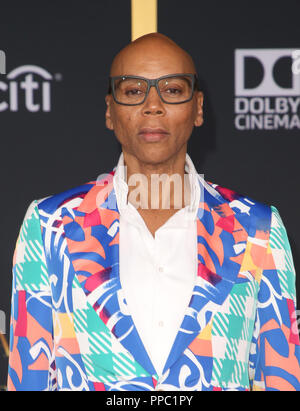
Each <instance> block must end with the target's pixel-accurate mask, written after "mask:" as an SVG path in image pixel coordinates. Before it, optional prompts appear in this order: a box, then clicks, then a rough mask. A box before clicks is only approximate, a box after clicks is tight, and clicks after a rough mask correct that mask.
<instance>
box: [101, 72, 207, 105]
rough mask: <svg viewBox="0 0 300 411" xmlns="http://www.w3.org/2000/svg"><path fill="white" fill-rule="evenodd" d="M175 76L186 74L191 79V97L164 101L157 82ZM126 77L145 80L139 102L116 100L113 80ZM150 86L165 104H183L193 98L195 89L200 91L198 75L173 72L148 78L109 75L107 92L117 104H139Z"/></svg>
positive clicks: (146, 95) (147, 93)
mask: <svg viewBox="0 0 300 411" xmlns="http://www.w3.org/2000/svg"><path fill="white" fill-rule="evenodd" d="M176 76H187V77H189V78H190V79H191V80H192V84H191V89H192V94H191V97H190V98H189V99H187V100H184V101H177V102H170V101H165V100H164V99H163V97H162V95H161V94H160V90H159V87H158V82H159V81H160V80H163V79H165V78H171V77H176ZM127 78H136V79H139V80H144V81H146V82H147V90H146V94H145V97H144V99H143V100H142V101H141V102H140V103H133V104H132V103H121V102H120V101H118V100H117V99H116V96H115V87H114V85H115V83H114V80H117V79H124V80H125V79H127ZM152 86H153V87H155V88H156V91H157V93H158V95H159V97H160V99H161V101H162V102H163V103H165V104H183V103H187V102H188V101H191V100H192V98H193V96H194V92H195V90H197V91H200V90H199V84H198V76H197V74H195V73H175V74H168V75H166V76H162V77H158V78H155V79H149V78H146V77H141V76H126V75H125V76H113V77H109V87H108V94H112V96H113V99H114V101H115V102H116V103H117V104H121V105H123V106H139V105H141V104H143V103H144V102H145V101H146V99H147V97H148V95H149V91H150V88H151V87H152Z"/></svg>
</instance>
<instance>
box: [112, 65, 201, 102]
mask: <svg viewBox="0 0 300 411" xmlns="http://www.w3.org/2000/svg"><path fill="white" fill-rule="evenodd" d="M152 86H153V87H155V88H156V90H157V93H158V95H159V97H160V98H161V100H162V101H163V102H164V103H167V104H182V103H186V102H187V101H190V100H191V99H192V97H193V94H194V91H195V90H196V89H197V90H199V88H198V78H197V75H196V74H191V73H183V74H169V75H167V76H163V77H159V78H156V79H148V78H145V77H140V76H116V77H109V89H108V94H112V95H113V98H114V100H115V102H116V103H118V104H123V105H125V106H136V105H138V104H143V103H144V102H145V100H146V98H147V96H148V94H149V90H150V87H152Z"/></svg>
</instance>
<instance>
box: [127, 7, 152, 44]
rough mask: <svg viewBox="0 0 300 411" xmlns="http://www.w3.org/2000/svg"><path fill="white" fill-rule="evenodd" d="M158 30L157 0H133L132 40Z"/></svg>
mask: <svg viewBox="0 0 300 411" xmlns="http://www.w3.org/2000/svg"><path fill="white" fill-rule="evenodd" d="M153 32H157V0H131V40H132V41H133V40H135V39H137V38H138V37H141V36H143V35H144V34H148V33H153Z"/></svg>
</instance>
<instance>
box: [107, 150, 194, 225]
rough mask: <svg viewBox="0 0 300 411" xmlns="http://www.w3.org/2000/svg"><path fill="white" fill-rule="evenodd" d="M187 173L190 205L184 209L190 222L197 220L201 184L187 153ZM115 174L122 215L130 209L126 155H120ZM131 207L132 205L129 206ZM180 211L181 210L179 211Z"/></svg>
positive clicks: (114, 178) (185, 167)
mask: <svg viewBox="0 0 300 411" xmlns="http://www.w3.org/2000/svg"><path fill="white" fill-rule="evenodd" d="M184 169H185V172H186V173H187V174H188V175H189V182H190V187H191V196H190V204H189V205H187V206H185V207H184V212H185V216H186V217H187V219H188V220H195V219H196V217H197V211H198V207H199V201H200V183H199V175H198V173H197V170H196V168H195V166H194V163H193V161H192V159H191V157H190V156H189V155H188V154H187V153H186V157H185V166H184ZM114 170H115V174H114V177H113V185H114V190H115V194H116V199H117V205H118V209H119V211H120V214H122V212H123V210H124V209H125V208H126V207H128V199H127V197H128V184H127V172H126V171H127V168H126V166H125V164H124V155H123V153H121V154H120V157H119V160H118V163H117V165H116V167H115V168H114ZM129 205H131V204H129ZM178 211H179V210H178Z"/></svg>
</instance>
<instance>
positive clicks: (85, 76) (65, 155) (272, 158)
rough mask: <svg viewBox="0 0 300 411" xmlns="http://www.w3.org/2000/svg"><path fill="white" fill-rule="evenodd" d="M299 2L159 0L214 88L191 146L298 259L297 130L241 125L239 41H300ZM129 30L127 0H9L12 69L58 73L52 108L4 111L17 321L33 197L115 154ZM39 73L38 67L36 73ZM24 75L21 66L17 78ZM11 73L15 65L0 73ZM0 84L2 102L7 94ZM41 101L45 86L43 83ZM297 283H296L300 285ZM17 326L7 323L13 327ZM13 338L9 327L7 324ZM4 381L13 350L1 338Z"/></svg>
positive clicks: (0, 296) (166, 29)
mask: <svg viewBox="0 0 300 411" xmlns="http://www.w3.org/2000/svg"><path fill="white" fill-rule="evenodd" d="M299 15H300V2H299V1H298V0H286V1H285V2H279V1H277V2H276V1H274V0H273V1H267V0H265V1H261V0H260V1H257V0H252V1H245V0H244V1H243V2H241V1H237V0H236V1H235V0H228V1H226V2H221V1H219V0H218V1H217V0H213V1H212V0H210V1H209V2H202V1H197V0H184V1H181V0H178V1H177V0H176V1H175V0H158V31H159V32H161V33H163V34H165V35H167V36H169V37H171V38H172V39H173V40H174V41H175V42H177V43H178V44H179V45H180V46H181V47H183V48H184V49H186V50H187V51H188V52H189V53H190V54H191V55H192V56H193V57H194V60H195V63H196V67H197V70H198V73H199V75H200V77H201V79H202V88H203V90H204V93H205V103H204V115H205V124H204V125H203V126H202V127H201V128H197V129H195V130H194V132H193V134H192V137H191V140H190V143H189V154H190V156H191V157H192V160H193V161H194V164H195V166H196V168H197V170H198V172H199V173H201V174H204V177H205V179H206V180H208V181H211V182H214V183H217V184H220V185H222V186H224V187H227V188H230V189H233V190H236V191H238V192H240V193H243V194H245V195H247V196H249V197H252V198H254V199H256V200H257V201H261V202H263V203H266V204H269V205H274V206H275V207H277V208H278V210H279V212H280V215H281V217H282V219H283V222H284V224H285V226H286V229H287V232H288V236H289V240H290V244H291V248H292V252H293V257H294V263H295V267H296V271H297V269H299V267H300V237H299V234H298V233H299V232H300V220H299V219H298V218H297V215H298V212H299V207H298V204H299V201H300V193H299V184H298V178H299V171H300V165H299V163H300V162H299V158H298V157H299V149H300V130H299V129H293V130H284V129H279V130H269V131H266V130H249V131H238V130H236V129H235V126H234V50H235V49H239V48H246V49H247V48H249V49H251V48H267V49H271V48H298V49H299V48H300V30H299ZM130 40H131V21H130V1H129V0H101V1H99V0H98V1H95V0H89V1H85V2H82V1H79V0H73V1H66V0H65V1H64V2H61V1H60V2H59V1H45V0H42V1H41V0H40V1H32V0H26V1H15V0H10V1H9V2H5V3H2V5H1V11H0V49H1V50H4V51H5V53H6V58H7V73H9V72H10V71H11V70H13V69H15V68H17V67H20V66H24V65H27V64H29V65H37V66H39V67H42V68H44V69H46V70H47V71H48V72H50V73H51V75H52V76H53V80H52V81H51V112H42V111H38V112H35V113H33V112H30V111H28V110H27V109H26V107H25V104H24V90H22V89H19V92H18V97H19V110H18V111H17V112H10V111H9V110H7V111H4V112H0V136H1V140H0V141H1V151H0V153H1V162H0V169H1V177H2V178H1V182H2V190H1V200H2V201H1V202H0V207H1V211H0V216H1V217H0V219H1V220H0V221H1V223H0V224H1V225H0V227H1V230H2V235H1V248H0V250H1V257H0V264H1V266H0V273H1V287H0V310H2V311H5V313H6V319H7V324H6V330H7V331H8V329H9V328H8V327H9V316H10V298H11V295H10V293H11V280H12V278H11V268H12V256H13V251H14V247H15V242H16V239H17V235H18V231H19V228H20V225H21V223H22V220H23V218H24V215H25V212H26V209H27V207H28V205H29V203H30V202H31V201H32V200H33V199H39V198H43V197H46V196H49V195H51V194H54V193H58V192H60V191H64V190H66V189H68V188H71V187H75V186H77V185H80V184H82V183H85V182H87V181H91V180H94V179H96V178H97V176H98V175H99V174H101V173H103V172H106V171H110V170H111V169H112V168H113V167H114V166H115V165H116V162H117V160H118V157H119V154H120V146H119V145H118V143H117V142H116V139H115V137H114V135H113V133H112V132H110V131H109V130H107V129H106V128H105V122H104V113H105V102H104V96H105V94H106V91H107V77H108V74H109V68H110V63H111V61H112V58H113V56H114V55H115V54H116V53H117V52H118V51H119V50H120V49H121V48H122V47H123V46H124V45H126V44H127V43H128V42H130ZM34 79H35V80H36V81H38V82H39V83H40V84H41V79H39V78H38V76H36V75H34ZM22 80H24V75H23V77H21V76H20V78H19V79H18V84H20V82H21V81H22ZM1 81H3V82H4V83H6V84H8V83H9V80H7V78H6V75H0V82H1ZM7 94H8V93H5V92H3V91H1V89H0V102H1V101H2V100H3V99H7ZM35 98H36V101H37V102H40V101H41V93H40V91H39V90H38V91H37V92H36V94H35ZM297 284H298V295H299V286H300V282H299V281H298V282H297ZM7 334H8V333H7ZM6 337H7V338H8V335H6ZM0 356H1V358H0V385H4V384H5V383H6V375H7V359H6V358H5V356H4V354H3V352H2V351H1V347H0Z"/></svg>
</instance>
